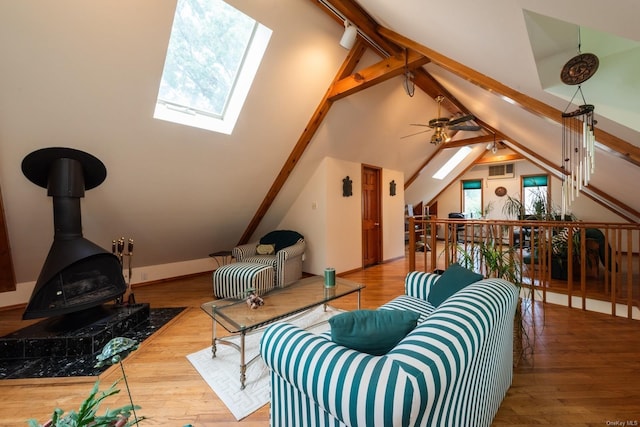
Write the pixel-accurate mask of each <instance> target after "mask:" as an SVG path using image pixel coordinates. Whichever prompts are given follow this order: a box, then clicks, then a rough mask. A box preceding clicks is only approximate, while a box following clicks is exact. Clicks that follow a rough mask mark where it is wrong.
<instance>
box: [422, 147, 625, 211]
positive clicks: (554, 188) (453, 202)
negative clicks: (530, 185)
mask: <svg viewBox="0 0 640 427" xmlns="http://www.w3.org/2000/svg"><path fill="white" fill-rule="evenodd" d="M488 168H489V166H488V165H477V166H474V167H473V168H471V169H470V170H469V171H467V173H465V174H464V175H463V176H462V177H461V178H460V180H464V179H482V185H483V197H484V200H483V207H486V206H487V205H488V204H489V203H492V210H491V212H490V213H489V215H487V218H489V219H505V218H506V217H505V215H504V213H503V212H502V208H503V206H504V203H505V200H506V199H507V197H506V196H503V197H498V196H497V195H496V194H495V190H496V188H497V187H505V188H506V189H507V195H509V196H511V197H516V198H518V199H520V197H521V195H520V185H521V175H535V174H546V172H545V171H544V170H542V169H540V168H539V167H538V166H536V165H535V164H533V163H531V162H529V161H526V160H520V161H516V162H515V177H514V178H504V179H487V177H488V175H489V172H488ZM460 180H458V181H456V182H453V183H452V184H451V185H450V186H449V187H448V188H447V189H446V190H445V191H444V192H443V193H442V194H441V195H440V197H438V217H440V218H446V217H447V214H448V213H449V212H460V209H461V200H460V191H461V190H460ZM550 186H551V201H552V203H553V204H554V206H555V209H557V210H559V209H560V200H561V199H560V195H561V190H562V183H561V181H560V180H559V179H557V178H555V177H553V176H551V184H550ZM418 201H419V200H418ZM424 201H425V202H427V200H424ZM570 212H572V213H573V214H574V215H575V216H576V218H577V219H578V220H580V221H586V222H606V223H615V222H626V221H625V220H624V219H623V218H621V217H620V216H618V215H616V214H614V213H612V212H611V211H609V210H608V209H606V208H605V207H603V206H601V205H600V204H598V203H596V202H594V201H593V200H591V199H589V198H588V197H587V196H585V195H582V196H580V197H578V198H577V199H576V200H575V201H574V202H573V203H572V205H571V208H570ZM511 219H515V218H511Z"/></svg>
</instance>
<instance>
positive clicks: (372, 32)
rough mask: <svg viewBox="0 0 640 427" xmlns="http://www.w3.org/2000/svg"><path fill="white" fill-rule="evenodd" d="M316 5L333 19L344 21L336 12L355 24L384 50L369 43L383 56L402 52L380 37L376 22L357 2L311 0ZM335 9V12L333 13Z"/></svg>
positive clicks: (341, 22) (342, 22) (399, 48)
mask: <svg viewBox="0 0 640 427" xmlns="http://www.w3.org/2000/svg"><path fill="white" fill-rule="evenodd" d="M311 2H312V3H314V4H315V5H316V6H318V7H319V8H320V9H322V11H323V12H325V13H326V14H327V15H329V16H330V17H331V18H332V19H333V20H334V21H336V22H338V23H340V25H344V21H342V19H341V18H340V17H339V16H337V15H336V13H338V14H339V15H341V16H342V17H344V18H345V19H347V20H348V21H349V22H351V23H352V24H353V25H355V26H356V27H357V28H358V30H360V32H362V33H363V34H366V35H367V37H368V38H369V39H371V40H372V41H373V42H374V43H375V44H376V45H378V47H380V48H382V50H383V51H384V52H379V51H378V49H377V47H376V46H374V45H372V44H369V43H368V42H367V43H368V44H369V46H370V47H371V48H372V49H374V50H375V51H376V52H378V53H379V54H381V55H382V56H383V57H386V56H393V55H395V54H397V53H399V52H402V50H403V49H402V48H401V47H400V46H398V45H397V44H395V43H393V42H391V41H390V40H389V39H387V38H385V37H382V36H381V35H380V34H378V31H377V30H378V27H379V25H378V23H377V22H376V21H375V20H374V19H373V18H372V17H371V15H369V14H368V13H367V12H366V11H365V10H364V9H363V8H362V7H360V5H359V4H357V3H356V2H355V1H353V0H322V1H320V0H311ZM333 11H335V12H336V13H334V12H333Z"/></svg>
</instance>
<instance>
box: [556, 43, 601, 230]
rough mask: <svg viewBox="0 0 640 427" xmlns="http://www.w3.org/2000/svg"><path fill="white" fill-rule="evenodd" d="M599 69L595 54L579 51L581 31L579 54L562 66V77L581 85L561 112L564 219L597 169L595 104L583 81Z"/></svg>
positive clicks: (569, 82)
mask: <svg viewBox="0 0 640 427" xmlns="http://www.w3.org/2000/svg"><path fill="white" fill-rule="evenodd" d="M597 69H598V57H597V56H595V55H594V54H592V53H581V52H580V35H579V33H578V55H577V56H574V57H573V58H571V59H570V60H569V61H568V62H567V63H566V64H565V65H564V67H563V68H562V72H561V73H560V79H561V80H562V82H563V83H565V84H568V85H578V89H577V90H576V92H575V94H574V95H573V98H571V101H569V105H568V106H567V108H566V109H565V111H564V112H563V113H562V165H561V168H562V169H563V170H564V174H563V177H562V218H563V219H564V217H565V215H566V213H567V210H568V209H569V207H570V206H571V203H572V202H573V200H574V199H575V198H576V197H578V195H579V194H580V190H582V187H585V186H587V185H588V184H589V179H590V178H591V175H592V174H593V173H594V171H595V153H594V151H595V137H594V134H595V125H596V123H597V122H596V120H595V119H594V116H593V112H594V110H595V107H594V106H593V105H591V104H587V102H586V101H585V99H584V94H583V93H582V88H581V86H580V84H581V83H583V82H585V81H586V80H588V79H589V78H591V77H592V76H593V75H594V74H595V72H596V70H597ZM578 93H580V96H581V98H582V105H580V106H579V107H578V109H577V110H574V111H567V110H568V109H569V107H570V106H571V105H572V104H573V100H574V98H575V97H576V95H578Z"/></svg>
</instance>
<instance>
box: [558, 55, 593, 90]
mask: <svg viewBox="0 0 640 427" xmlns="http://www.w3.org/2000/svg"><path fill="white" fill-rule="evenodd" d="M599 63H600V61H598V57H597V56H595V55H594V54H593V53H581V54H580V55H578V56H574V57H573V58H571V59H570V60H569V61H568V62H567V63H566V64H565V65H564V67H562V71H561V72H560V80H562V82H563V83H565V84H568V85H579V84H580V83H583V82H585V81H587V80H589V79H590V78H591V76H593V75H594V74H595V73H596V71H597V70H598V65H599Z"/></svg>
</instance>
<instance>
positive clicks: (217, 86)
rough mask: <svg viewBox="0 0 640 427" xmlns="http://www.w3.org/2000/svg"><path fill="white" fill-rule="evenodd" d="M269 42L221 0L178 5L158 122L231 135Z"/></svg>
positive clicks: (263, 31) (264, 31)
mask: <svg viewBox="0 0 640 427" xmlns="http://www.w3.org/2000/svg"><path fill="white" fill-rule="evenodd" d="M270 37H271V30H270V29H269V28H267V27H265V26H264V25H262V24H260V23H259V22H257V21H256V20H255V19H253V18H251V17H249V16H247V15H245V14H244V13H242V12H241V11H239V10H237V9H235V8H234V7H232V6H230V5H229V4H227V3H225V2H224V1H222V0H178V2H177V4H176V11H175V16H174V20H173V26H172V28H171V37H170V40H169V46H168V48H167V56H166V59H165V64H164V70H163V72H162V81H161V83H160V89H159V91H158V98H157V102H156V108H155V111H154V115H153V117H154V118H156V119H161V120H167V121H171V122H174V123H180V124H183V125H187V126H194V127H198V128H202V129H208V130H212V131H216V132H221V133H225V134H231V132H232V131H233V128H234V126H235V123H236V121H237V119H238V116H239V115H240V110H241V109H242V105H243V104H244V101H245V99H246V97H247V95H248V93H249V88H250V87H251V83H252V82H253V79H254V77H255V74H256V73H257V71H258V67H259V65H260V61H261V60H262V57H263V55H264V53H265V51H266V48H267V44H268V43H269V39H270Z"/></svg>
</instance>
